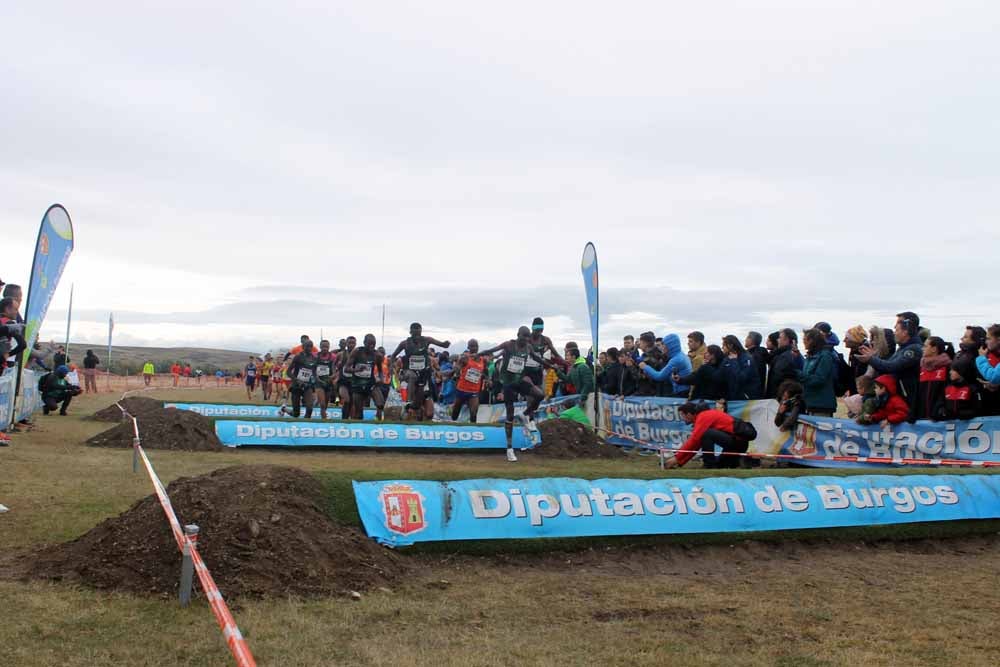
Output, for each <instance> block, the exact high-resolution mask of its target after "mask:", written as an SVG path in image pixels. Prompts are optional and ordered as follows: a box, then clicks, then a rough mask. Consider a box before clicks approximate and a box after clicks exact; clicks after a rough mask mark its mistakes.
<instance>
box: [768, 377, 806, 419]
mask: <svg viewBox="0 0 1000 667" xmlns="http://www.w3.org/2000/svg"><path fill="white" fill-rule="evenodd" d="M803 392H804V390H803V389H802V385H800V384H799V383H798V382H796V381H795V380H785V381H784V382H782V383H781V386H780V387H778V397H779V400H780V401H781V402H780V403H779V404H778V412H777V414H775V415H774V425H775V426H777V427H778V429H779V430H781V431H793V430H795V425H796V424H797V423H798V422H799V415H800V414H802V413H804V412H805V411H806V401H805V398H804V397H803Z"/></svg>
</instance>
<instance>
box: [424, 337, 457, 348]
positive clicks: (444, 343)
mask: <svg viewBox="0 0 1000 667" xmlns="http://www.w3.org/2000/svg"><path fill="white" fill-rule="evenodd" d="M424 340H425V341H427V344H428V345H437V346H438V347H451V341H450V340H438V339H437V338H431V337H430V336H424Z"/></svg>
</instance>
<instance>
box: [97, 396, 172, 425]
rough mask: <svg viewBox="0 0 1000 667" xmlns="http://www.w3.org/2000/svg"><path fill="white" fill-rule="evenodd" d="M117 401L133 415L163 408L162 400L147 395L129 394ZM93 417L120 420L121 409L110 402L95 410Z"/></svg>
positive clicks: (101, 419)
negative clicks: (106, 405)
mask: <svg viewBox="0 0 1000 667" xmlns="http://www.w3.org/2000/svg"><path fill="white" fill-rule="evenodd" d="M119 402H120V403H121V404H122V405H123V406H125V409H126V410H128V413H129V414H130V415H132V416H133V417H141V416H143V415H145V414H147V413H149V412H158V411H160V410H162V409H163V401H158V400H156V399H155V398H149V397H147V396H129V397H128V398H126V399H125V400H123V401H119ZM93 419H95V420H97V421H99V422H120V421H121V420H122V411H121V410H119V409H118V406H117V405H115V404H113V403H112V404H111V405H109V406H108V407H106V408H104V409H103V410H98V411H97V412H95V413H94V415H93Z"/></svg>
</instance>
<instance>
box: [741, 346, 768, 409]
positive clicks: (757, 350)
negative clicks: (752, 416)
mask: <svg viewBox="0 0 1000 667" xmlns="http://www.w3.org/2000/svg"><path fill="white" fill-rule="evenodd" d="M763 341H764V337H763V336H761V335H760V333H759V332H757V331H751V332H750V333H748V334H747V339H746V341H745V344H746V347H747V354H749V355H750V359H752V360H753V365H754V368H755V369H756V370H757V385H758V389H757V396H758V397H759V396H763V395H764V389H766V388H767V361H768V358H769V357H770V355H769V354H768V353H767V350H766V349H764V348H763V347H761V343H762V342H763Z"/></svg>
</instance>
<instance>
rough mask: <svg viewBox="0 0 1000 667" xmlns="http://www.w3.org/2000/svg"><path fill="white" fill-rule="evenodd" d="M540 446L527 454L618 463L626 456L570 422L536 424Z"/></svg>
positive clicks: (595, 435) (560, 420)
mask: <svg viewBox="0 0 1000 667" xmlns="http://www.w3.org/2000/svg"><path fill="white" fill-rule="evenodd" d="M538 430H539V432H541V434H542V442H541V444H539V445H538V446H537V447H534V448H533V449H531V450H529V451H531V452H534V453H535V454H538V455H539V456H546V457H548V458H554V459H580V458H596V459H617V458H622V457H624V456H628V453H627V452H626V451H625V450H623V449H621V448H620V447H615V446H614V445H609V444H607V443H606V442H604V441H603V440H601V439H600V438H598V437H597V434H596V433H595V432H594V431H593V430H592V429H590V428H588V427H586V426H584V425H583V424H580V423H578V422H575V421H573V420H571V419H546V420H545V421H541V422H538Z"/></svg>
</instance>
